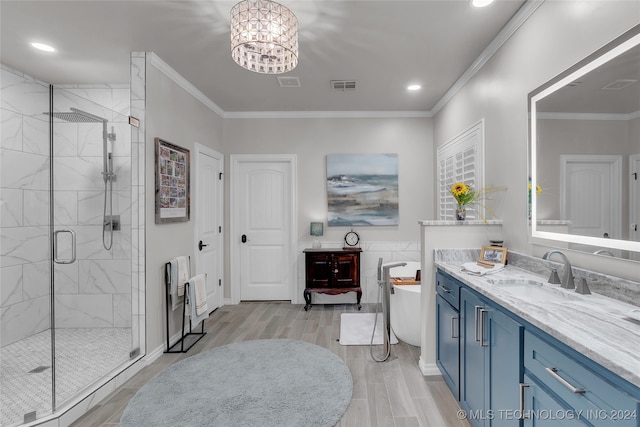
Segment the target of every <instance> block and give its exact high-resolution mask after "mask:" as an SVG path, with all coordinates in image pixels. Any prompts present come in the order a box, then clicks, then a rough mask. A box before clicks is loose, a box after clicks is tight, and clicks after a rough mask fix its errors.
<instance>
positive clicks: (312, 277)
mask: <svg viewBox="0 0 640 427" xmlns="http://www.w3.org/2000/svg"><path fill="white" fill-rule="evenodd" d="M306 272H307V288H328V287H329V285H330V284H331V278H332V276H333V270H332V267H331V254H324V253H322V254H315V253H307V256H306Z"/></svg>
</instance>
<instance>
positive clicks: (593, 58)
mask: <svg viewBox="0 0 640 427" xmlns="http://www.w3.org/2000/svg"><path fill="white" fill-rule="evenodd" d="M637 45H640V25H636V26H635V27H633V28H632V29H630V30H629V31H627V32H626V33H624V34H623V35H621V36H620V37H618V38H616V39H615V40H613V41H611V42H610V43H608V44H606V45H605V46H603V47H602V48H600V49H598V50H597V51H596V52H594V53H593V54H591V55H589V56H588V57H587V58H585V59H583V60H582V61H580V62H578V63H577V64H576V65H574V66H573V67H571V68H569V69H568V70H566V71H564V72H562V73H561V74H559V75H558V76H556V77H555V78H553V79H551V80H550V81H548V82H547V83H545V84H544V85H542V86H540V87H539V88H537V89H535V90H534V91H532V92H531V93H529V99H528V105H529V151H528V154H529V168H530V169H529V176H530V177H531V185H532V187H533V188H536V183H537V176H536V174H537V172H536V167H537V158H536V157H537V156H536V149H537V147H536V141H537V133H536V119H537V111H536V102H537V101H539V100H541V99H542V98H544V97H546V96H548V95H550V94H552V93H553V92H555V91H557V90H558V89H560V88H562V87H564V86H566V85H567V84H568V83H571V82H573V81H574V80H577V79H578V78H580V77H581V76H583V75H585V74H587V73H589V72H591V71H593V70H594V69H596V68H597V67H599V66H600V65H602V64H604V63H606V62H607V61H610V60H611V59H613V58H615V57H617V56H619V55H621V54H622V53H624V52H626V51H628V50H629V49H631V48H633V47H635V46H637ZM536 201H537V194H536V191H532V192H531V220H530V229H531V236H530V237H531V238H532V240H534V242H533V243H538V242H535V239H544V240H551V241H556V242H565V243H578V244H584V245H591V246H597V247H601V248H611V249H620V250H625V251H632V252H640V242H636V241H630V240H621V239H607V238H603V237H590V236H581V235H574V234H566V233H556V232H550V231H540V230H538V227H537V212H536V210H537V209H536Z"/></svg>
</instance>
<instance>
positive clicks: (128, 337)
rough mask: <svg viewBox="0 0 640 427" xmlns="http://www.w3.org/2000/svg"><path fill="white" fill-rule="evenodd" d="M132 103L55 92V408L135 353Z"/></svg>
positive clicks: (119, 94)
mask: <svg viewBox="0 0 640 427" xmlns="http://www.w3.org/2000/svg"><path fill="white" fill-rule="evenodd" d="M128 105H129V91H128V88H122V89H119V88H114V87H112V86H107V85H101V86H96V87H86V86H83V87H64V88H60V87H55V88H54V89H53V112H52V117H53V147H54V148H53V224H54V227H53V228H54V230H53V233H52V236H53V237H52V238H53V246H52V251H53V258H54V264H53V265H54V285H53V289H54V291H53V319H54V334H53V345H54V359H55V378H54V384H55V395H54V405H55V406H54V408H56V409H57V408H60V407H62V406H64V405H65V404H66V403H67V402H69V401H70V400H72V399H74V398H76V397H78V396H79V395H80V394H82V393H83V392H85V391H86V390H87V389H88V388H92V387H95V386H96V385H97V384H99V383H100V381H105V379H107V378H109V377H110V376H111V375H112V373H113V372H114V371H116V370H117V369H118V368H119V367H121V366H122V365H123V364H124V363H126V362H127V361H129V360H130V358H131V355H132V349H133V344H132V343H133V337H132V333H131V331H132V328H131V326H132V307H131V301H132V286H131V284H132V281H131V277H132V251H131V178H130V175H131V173H130V171H131V152H130V146H131V144H130V138H131V135H130V128H129V125H128V115H127V114H125V113H126V112H128ZM124 110H127V111H124Z"/></svg>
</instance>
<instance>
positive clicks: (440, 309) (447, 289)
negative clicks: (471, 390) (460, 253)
mask: <svg viewBox="0 0 640 427" xmlns="http://www.w3.org/2000/svg"><path fill="white" fill-rule="evenodd" d="M436 290H437V295H436V325H437V329H436V334H437V336H436V365H437V366H438V368H439V369H440V372H442V377H443V378H444V380H445V382H446V383H447V385H448V386H449V389H451V392H452V393H453V395H454V396H455V397H456V399H459V396H460V314H459V311H458V308H459V305H460V297H459V293H460V282H458V281H457V280H455V279H453V278H452V277H450V276H448V275H445V274H443V273H441V272H437V273H436Z"/></svg>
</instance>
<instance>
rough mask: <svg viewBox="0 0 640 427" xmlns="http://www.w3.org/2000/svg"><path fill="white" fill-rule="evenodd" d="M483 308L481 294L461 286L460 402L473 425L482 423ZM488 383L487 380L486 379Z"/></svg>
mask: <svg viewBox="0 0 640 427" xmlns="http://www.w3.org/2000/svg"><path fill="white" fill-rule="evenodd" d="M481 309H484V304H483V302H482V300H480V298H478V297H476V296H475V295H474V294H472V293H471V291H469V290H467V289H464V288H462V289H460V322H461V323H460V325H461V330H460V405H461V406H462V408H463V409H465V410H466V411H467V412H468V413H474V414H480V416H472V417H471V416H470V417H469V422H470V423H471V425H473V426H474V427H480V426H484V425H485V421H486V420H485V417H484V416H482V411H483V410H484V409H485V399H484V396H485V394H487V388H486V387H485V351H484V347H482V346H481V345H480V330H479V314H480V310H481ZM487 384H488V382H487Z"/></svg>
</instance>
